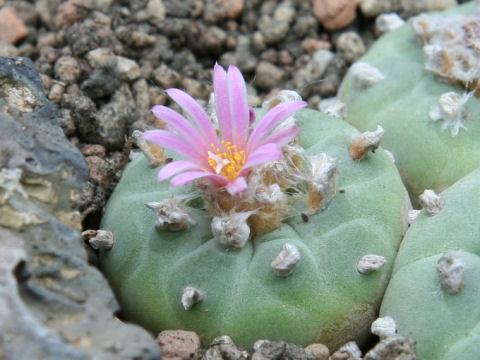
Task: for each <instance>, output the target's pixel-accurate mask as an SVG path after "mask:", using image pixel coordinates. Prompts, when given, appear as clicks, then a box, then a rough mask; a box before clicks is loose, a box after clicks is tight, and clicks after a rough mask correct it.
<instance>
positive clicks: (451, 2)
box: [360, 0, 457, 17]
mask: <svg viewBox="0 0 480 360" xmlns="http://www.w3.org/2000/svg"><path fill="white" fill-rule="evenodd" d="M456 5H457V1H456V0H435V1H431V0H404V1H397V0H360V9H361V11H362V13H363V15H365V16H366V17H374V16H377V15H380V14H382V13H390V12H399V13H401V14H402V15H405V16H411V15H415V14H418V13H420V12H424V11H432V10H442V9H448V8H450V7H453V6H456Z"/></svg>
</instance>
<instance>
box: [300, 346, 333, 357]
mask: <svg viewBox="0 0 480 360" xmlns="http://www.w3.org/2000/svg"><path fill="white" fill-rule="evenodd" d="M305 352H306V353H307V354H312V355H313V356H314V357H315V360H328V357H329V356H330V351H329V350H328V347H327V346H326V345H323V344H310V345H308V346H307V347H306V348H305Z"/></svg>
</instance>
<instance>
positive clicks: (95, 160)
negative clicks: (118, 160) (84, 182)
mask: <svg viewBox="0 0 480 360" xmlns="http://www.w3.org/2000/svg"><path fill="white" fill-rule="evenodd" d="M85 161H86V163H87V165H88V169H89V178H90V180H93V181H94V182H97V183H99V184H101V183H103V182H104V181H105V180H106V178H107V176H108V163H107V162H106V161H105V160H103V159H102V158H100V157H98V156H96V155H92V156H87V157H86V158H85Z"/></svg>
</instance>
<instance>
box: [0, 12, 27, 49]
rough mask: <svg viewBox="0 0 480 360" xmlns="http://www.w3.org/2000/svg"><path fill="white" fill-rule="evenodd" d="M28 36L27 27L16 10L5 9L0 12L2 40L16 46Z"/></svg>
mask: <svg viewBox="0 0 480 360" xmlns="http://www.w3.org/2000/svg"><path fill="white" fill-rule="evenodd" d="M27 35H28V29H27V26H26V25H25V23H24V22H23V20H22V19H21V18H20V17H19V16H18V13H17V11H16V10H15V9H14V8H11V7H4V8H3V9H2V10H0V40H3V41H6V42H8V43H10V44H15V43H16V42H17V41H19V40H21V39H23V38H24V37H25V36H27Z"/></svg>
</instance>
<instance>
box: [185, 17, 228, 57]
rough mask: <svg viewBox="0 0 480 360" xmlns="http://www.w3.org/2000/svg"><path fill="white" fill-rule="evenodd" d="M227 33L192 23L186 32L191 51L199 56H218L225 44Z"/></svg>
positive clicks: (199, 23) (213, 27)
mask: <svg viewBox="0 0 480 360" xmlns="http://www.w3.org/2000/svg"><path fill="white" fill-rule="evenodd" d="M226 40H227V33H226V32H225V31H224V30H223V29H221V28H219V27H218V26H206V25H205V24H203V23H201V22H192V23H191V24H190V27H189V31H188V41H189V44H190V47H191V49H192V50H193V51H194V52H195V53H198V54H201V55H219V54H220V53H221V52H222V50H223V48H224V46H225V43H226Z"/></svg>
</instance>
